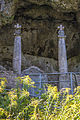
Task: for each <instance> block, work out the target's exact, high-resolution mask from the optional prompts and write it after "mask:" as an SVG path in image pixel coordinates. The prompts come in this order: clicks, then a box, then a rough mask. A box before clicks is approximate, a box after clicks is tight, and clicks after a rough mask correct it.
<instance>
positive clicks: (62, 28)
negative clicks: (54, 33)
mask: <svg viewBox="0 0 80 120" xmlns="http://www.w3.org/2000/svg"><path fill="white" fill-rule="evenodd" d="M58 29H59V31H58V37H59V38H65V37H66V36H65V34H64V26H62V25H60V26H58Z"/></svg>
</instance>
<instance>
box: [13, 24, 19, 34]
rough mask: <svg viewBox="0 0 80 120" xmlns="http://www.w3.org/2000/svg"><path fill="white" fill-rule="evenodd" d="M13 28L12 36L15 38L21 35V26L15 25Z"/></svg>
mask: <svg viewBox="0 0 80 120" xmlns="http://www.w3.org/2000/svg"><path fill="white" fill-rule="evenodd" d="M14 28H15V33H14V35H15V36H18V35H20V34H21V25H19V24H16V25H14Z"/></svg>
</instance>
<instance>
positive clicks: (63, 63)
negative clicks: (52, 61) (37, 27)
mask: <svg viewBox="0 0 80 120" xmlns="http://www.w3.org/2000/svg"><path fill="white" fill-rule="evenodd" d="M58 29H59V31H58V38H59V42H58V63H59V72H60V73H61V75H60V76H59V88H60V89H61V88H67V87H70V85H69V84H70V83H69V82H67V81H66V80H68V77H67V75H68V74H63V73H67V72H68V66H67V55H66V45H65V38H66V36H65V34H64V27H63V26H62V25H60V26H58Z"/></svg>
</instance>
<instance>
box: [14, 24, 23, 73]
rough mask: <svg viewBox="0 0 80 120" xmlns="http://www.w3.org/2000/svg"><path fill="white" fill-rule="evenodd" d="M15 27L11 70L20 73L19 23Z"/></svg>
mask: <svg viewBox="0 0 80 120" xmlns="http://www.w3.org/2000/svg"><path fill="white" fill-rule="evenodd" d="M14 27H15V33H14V35H15V39H14V53H13V71H14V72H15V73H17V74H21V25H19V24H17V25H15V26H14Z"/></svg>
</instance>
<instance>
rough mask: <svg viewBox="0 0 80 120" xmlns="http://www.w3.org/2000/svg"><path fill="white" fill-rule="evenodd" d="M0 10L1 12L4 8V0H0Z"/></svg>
mask: <svg viewBox="0 0 80 120" xmlns="http://www.w3.org/2000/svg"><path fill="white" fill-rule="evenodd" d="M0 6H1V8H0V11H1V12H2V11H3V10H4V7H5V1H4V0H0Z"/></svg>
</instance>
